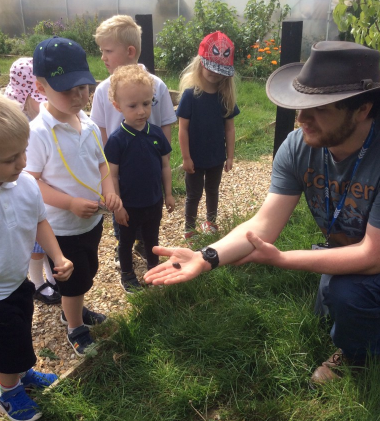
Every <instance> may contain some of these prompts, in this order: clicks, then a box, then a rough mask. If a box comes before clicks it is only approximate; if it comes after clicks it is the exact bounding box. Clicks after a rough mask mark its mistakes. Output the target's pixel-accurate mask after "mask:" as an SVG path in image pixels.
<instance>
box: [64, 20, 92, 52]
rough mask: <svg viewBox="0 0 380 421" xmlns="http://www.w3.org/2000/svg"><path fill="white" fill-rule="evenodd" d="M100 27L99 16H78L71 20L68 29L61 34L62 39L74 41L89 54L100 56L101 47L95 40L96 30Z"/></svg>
mask: <svg viewBox="0 0 380 421" xmlns="http://www.w3.org/2000/svg"><path fill="white" fill-rule="evenodd" d="M98 26H99V20H98V16H97V15H95V17H94V18H91V17H89V16H85V15H82V16H76V17H75V19H74V20H70V21H69V22H68V23H67V25H66V28H65V29H64V30H63V31H62V32H61V33H60V36H61V37H64V38H69V39H72V40H73V41H75V42H77V43H78V44H80V45H81V46H82V47H83V49H84V50H85V51H86V53H87V54H91V55H100V52H99V47H98V46H97V44H96V42H95V38H94V34H95V31H96V28H97V27H98Z"/></svg>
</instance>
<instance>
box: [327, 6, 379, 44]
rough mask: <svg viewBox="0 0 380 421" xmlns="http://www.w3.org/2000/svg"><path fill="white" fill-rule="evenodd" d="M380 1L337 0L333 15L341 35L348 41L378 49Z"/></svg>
mask: <svg viewBox="0 0 380 421" xmlns="http://www.w3.org/2000/svg"><path fill="white" fill-rule="evenodd" d="M379 16H380V1H379V0H339V2H338V4H337V5H336V6H335V9H334V13H333V17H334V22H335V23H336V24H337V26H338V29H339V31H341V34H342V36H343V37H344V38H345V39H346V40H348V41H355V42H356V43H358V44H363V45H367V46H368V47H370V48H373V49H375V50H380V27H379Z"/></svg>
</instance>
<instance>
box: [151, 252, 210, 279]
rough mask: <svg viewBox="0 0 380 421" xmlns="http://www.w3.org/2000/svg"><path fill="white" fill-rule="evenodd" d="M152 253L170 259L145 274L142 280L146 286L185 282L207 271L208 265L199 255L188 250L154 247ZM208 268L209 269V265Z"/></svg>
mask: <svg viewBox="0 0 380 421" xmlns="http://www.w3.org/2000/svg"><path fill="white" fill-rule="evenodd" d="M153 253H155V254H157V255H159V256H169V257H170V259H169V260H168V261H167V262H165V263H162V264H161V265H158V266H156V267H155V268H153V269H151V270H150V271H148V272H147V273H146V274H145V276H144V280H145V282H146V283H147V284H153V285H160V284H165V285H169V284H177V283H179V282H186V281H189V280H190V279H193V278H195V277H196V276H198V275H199V274H201V273H202V272H203V271H205V270H207V265H208V264H207V263H206V262H205V261H204V260H203V257H202V256H201V253H200V252H194V251H192V250H190V249H188V248H167V247H160V246H155V247H153ZM173 263H174V265H173ZM208 266H209V269H210V265H208Z"/></svg>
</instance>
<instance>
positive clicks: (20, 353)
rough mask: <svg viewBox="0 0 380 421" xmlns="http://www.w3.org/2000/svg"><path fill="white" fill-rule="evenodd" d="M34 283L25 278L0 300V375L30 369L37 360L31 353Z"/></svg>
mask: <svg viewBox="0 0 380 421" xmlns="http://www.w3.org/2000/svg"><path fill="white" fill-rule="evenodd" d="M35 290H36V289H35V287H34V284H33V283H32V282H30V281H28V279H25V281H24V282H23V283H22V284H21V285H20V286H19V287H18V288H17V289H16V291H13V293H12V294H11V295H10V296H9V297H7V298H5V299H4V300H0V373H5V374H16V373H22V372H23V371H27V370H29V369H30V368H31V367H32V366H33V365H34V364H35V363H36V361H37V359H36V356H35V354H34V350H33V340H32V321H33V293H34V292H35Z"/></svg>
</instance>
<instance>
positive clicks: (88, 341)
mask: <svg viewBox="0 0 380 421" xmlns="http://www.w3.org/2000/svg"><path fill="white" fill-rule="evenodd" d="M67 339H68V341H69V344H70V345H71V346H72V347H73V350H74V351H75V353H76V354H77V355H78V357H84V356H85V355H86V350H87V348H88V347H89V346H90V345H92V344H93V343H94V341H93V340H92V338H91V335H90V329H89V328H88V327H87V326H84V325H83V326H79V327H77V328H76V329H74V330H73V332H72V333H68V334H67Z"/></svg>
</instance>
